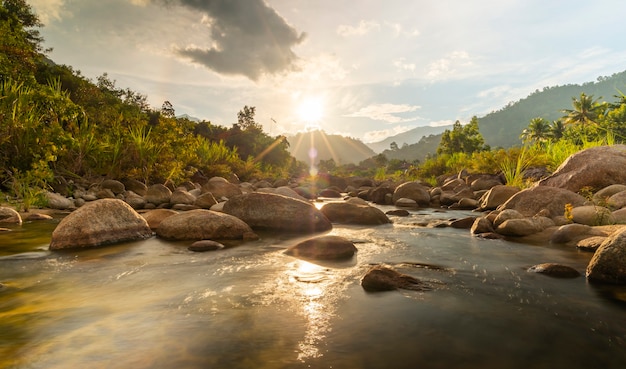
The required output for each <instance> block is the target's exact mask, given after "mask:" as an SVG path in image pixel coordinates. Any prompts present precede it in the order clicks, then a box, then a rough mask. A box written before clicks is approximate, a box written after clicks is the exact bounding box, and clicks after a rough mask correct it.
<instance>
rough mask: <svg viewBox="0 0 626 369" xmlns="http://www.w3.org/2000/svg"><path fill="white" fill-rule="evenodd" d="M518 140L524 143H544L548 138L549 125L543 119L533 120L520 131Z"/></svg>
mask: <svg viewBox="0 0 626 369" xmlns="http://www.w3.org/2000/svg"><path fill="white" fill-rule="evenodd" d="M520 138H521V139H522V141H524V142H530V141H534V142H544V141H547V140H548V138H550V124H549V123H548V121H547V120H545V119H543V118H533V119H531V120H530V124H529V125H528V127H527V128H525V129H524V130H523V131H522V134H521V135H520Z"/></svg>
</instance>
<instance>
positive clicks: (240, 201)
mask: <svg viewBox="0 0 626 369" xmlns="http://www.w3.org/2000/svg"><path fill="white" fill-rule="evenodd" d="M223 211H224V213H226V214H230V215H232V216H235V217H237V218H239V219H241V220H243V221H244V222H246V223H247V224H248V225H250V227H252V228H254V229H271V230H282V231H287V232H322V231H327V230H329V229H331V228H332V224H331V223H330V221H329V220H328V218H326V216H325V215H324V214H322V212H321V211H319V210H318V209H317V208H316V207H315V206H314V205H312V204H311V203H309V202H306V201H302V200H298V199H294V198H291V197H285V196H282V195H276V194H271V193H259V192H253V193H249V194H244V195H239V196H235V197H232V198H231V199H229V200H228V201H226V202H225V203H224V208H223Z"/></svg>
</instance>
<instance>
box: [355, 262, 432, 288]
mask: <svg viewBox="0 0 626 369" xmlns="http://www.w3.org/2000/svg"><path fill="white" fill-rule="evenodd" d="M361 287H363V289H364V290H365V291H368V292H379V291H393V290H397V289H406V290H413V291H430V290H432V287H431V286H430V285H429V284H426V283H424V282H422V281H420V280H418V279H416V278H414V277H412V276H410V275H407V274H403V273H400V272H398V271H397V270H395V269H392V268H389V267H387V266H382V265H376V266H374V267H372V268H370V269H369V270H368V271H367V272H366V273H365V275H364V276H363V278H361Z"/></svg>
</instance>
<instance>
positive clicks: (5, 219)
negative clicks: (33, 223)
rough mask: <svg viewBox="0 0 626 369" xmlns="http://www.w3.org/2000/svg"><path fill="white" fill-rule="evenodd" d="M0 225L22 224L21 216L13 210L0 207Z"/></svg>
mask: <svg viewBox="0 0 626 369" xmlns="http://www.w3.org/2000/svg"><path fill="white" fill-rule="evenodd" d="M0 223H11V224H22V216H21V215H20V213H18V212H17V211H16V210H15V209H12V208H8V207H4V206H2V207H0Z"/></svg>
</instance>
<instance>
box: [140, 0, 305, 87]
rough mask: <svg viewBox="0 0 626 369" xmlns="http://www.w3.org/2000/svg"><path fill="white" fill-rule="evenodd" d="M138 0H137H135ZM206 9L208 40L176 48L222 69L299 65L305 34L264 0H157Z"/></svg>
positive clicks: (248, 72) (259, 71)
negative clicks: (296, 47)
mask: <svg viewBox="0 0 626 369" xmlns="http://www.w3.org/2000/svg"><path fill="white" fill-rule="evenodd" d="M134 1H137V0H134ZM155 1H156V2H159V3H161V4H164V5H169V6H171V5H176V4H177V5H181V6H184V7H187V8H189V9H192V10H194V11H198V12H199V13H201V14H202V15H203V21H202V22H203V24H204V26H205V27H206V29H207V39H208V40H207V44H210V46H205V47H201V46H196V45H187V46H185V47H182V48H180V47H179V48H176V53H177V54H178V55H180V56H182V57H185V58H188V59H190V60H191V61H192V62H194V63H197V64H200V65H202V66H204V67H206V68H209V69H211V70H213V71H215V72H217V73H219V74H226V75H242V76H245V77H247V78H249V79H251V80H253V81H257V80H258V79H259V78H260V77H261V76H262V75H266V74H278V73H281V72H285V71H292V70H295V69H296V62H297V61H298V57H297V55H296V54H295V53H294V51H293V50H292V48H293V47H295V46H297V45H298V44H300V43H301V42H302V41H303V40H304V37H305V34H304V33H298V31H297V30H296V29H295V28H293V27H292V26H291V25H289V24H288V23H287V21H286V20H285V19H284V18H283V17H281V16H280V15H279V14H278V13H277V12H276V11H275V10H274V9H273V8H271V7H270V6H268V5H267V3H266V2H265V1H263V0H211V1H202V0H155Z"/></svg>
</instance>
